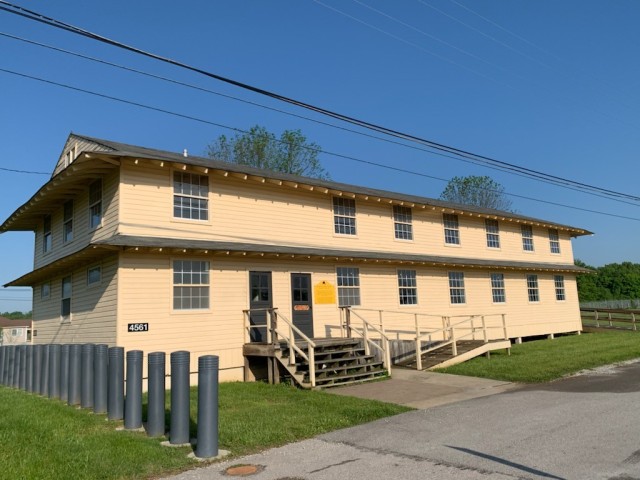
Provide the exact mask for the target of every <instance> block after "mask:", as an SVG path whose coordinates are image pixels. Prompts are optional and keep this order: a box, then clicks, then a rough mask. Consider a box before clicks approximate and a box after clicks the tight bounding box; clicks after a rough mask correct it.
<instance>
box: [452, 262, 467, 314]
mask: <svg viewBox="0 0 640 480" xmlns="http://www.w3.org/2000/svg"><path fill="white" fill-rule="evenodd" d="M450 273H461V274H462V287H455V288H456V289H458V290H460V289H461V290H462V293H463V295H464V302H461V303H453V301H452V297H451V288H452V287H451V279H450V277H449V274H450ZM447 293H448V294H449V306H451V307H459V306H466V305H467V304H468V303H469V297H468V295H467V284H466V282H465V275H464V272H461V271H456V270H453V271H447Z"/></svg>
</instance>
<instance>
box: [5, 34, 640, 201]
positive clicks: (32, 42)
mask: <svg viewBox="0 0 640 480" xmlns="http://www.w3.org/2000/svg"><path fill="white" fill-rule="evenodd" d="M0 36H3V37H7V38H11V39H13V40H18V41H21V42H25V43H28V44H32V45H35V46H39V47H42V48H47V49H50V50H54V51H56V52H60V53H64V54H68V55H71V56H75V57H78V58H82V59H84V60H89V61H92V62H96V63H100V64H103V65H107V66H110V67H114V68H118V69H121V70H125V71H128V72H132V73H136V74H139V75H144V76H147V77H150V78H154V79H156V80H162V81H165V82H168V83H172V84H176V85H180V86H183V87H187V88H192V89H194V90H198V91H201V92H204V93H209V94H212V95H217V96H221V97H223V98H227V99H230V100H235V101H238V102H242V103H246V104H249V105H252V106H256V107H260V108H264V109H266V110H271V111H275V112H278V113H282V114H284V115H289V116H292V117H295V118H299V119H302V120H306V121H309V122H314V123H317V124H320V125H324V126H328V127H331V128H335V129H338V130H341V131H346V132H349V133H353V134H356V135H360V136H363V137H366V138H371V139H374V140H378V141H381V142H385V143H389V144H393V145H399V146H401V147H404V148H409V149H412V150H417V151H421V152H426V153H429V154H431V155H437V156H440V157H445V158H450V159H452V160H456V161H460V162H464V163H469V164H472V165H479V166H482V167H485V168H491V169H494V170H498V171H502V172H505V173H509V174H511V175H516V176H519V177H523V178H529V179H530V178H531V177H530V176H528V175H524V174H522V173H519V172H516V171H513V170H509V169H505V168H502V167H500V166H495V167H488V166H487V165H486V164H484V163H481V162H477V161H473V160H471V159H467V158H463V157H457V156H454V155H449V154H446V153H443V152H440V151H438V150H433V149H429V148H427V147H419V146H417V145H411V144H407V143H404V142H400V141H397V140H392V139H389V138H384V137H379V136H376V135H372V134H369V133H365V132H361V131H358V130H353V129H351V128H347V127H343V126H340V125H335V124H333V123H329V122H324V121H322V120H317V119H314V118H311V117H307V116H304V115H299V114H295V113H291V112H287V111H286V110H281V109H278V108H274V107H269V106H267V105H263V104H260V103H257V102H252V101H248V100H244V99H241V98H238V97H234V96H232V95H227V94H223V93H220V92H216V91H214V90H210V89H207V88H203V87H200V86H197V85H193V84H190V83H186V82H182V81H179V80H174V79H171V78H167V77H163V76H161V75H156V74H153V73H149V72H145V71H142V70H138V69H135V68H131V67H127V66H124V65H120V64H117V63H113V62H108V61H106V60H102V59H99V58H96V57H91V56H88V55H84V54H81V53H78V52H73V51H71V50H66V49H63V48H59V47H55V46H52V45H48V44H45V43H41V42H36V41H33V40H29V39H26V38H23V37H18V36H16V35H11V34H8V33H5V32H0ZM34 173H35V172H34ZM43 175H48V173H43ZM538 180H539V181H542V182H545V183H551V182H548V181H547V180H545V179H543V178H540V179H538ZM551 184H552V185H556V186H560V187H562V188H566V189H568V190H573V191H576V192H581V193H584V194H587V195H591V196H595V197H599V198H605V199H608V200H612V201H615V202H619V203H625V204H628V205H634V206H635V205H637V204H636V203H634V202H629V201H625V200H621V199H617V198H611V197H609V196H606V195H602V194H599V193H595V192H589V191H584V190H583V189H580V188H576V187H572V186H570V185H559V184H557V183H551Z"/></svg>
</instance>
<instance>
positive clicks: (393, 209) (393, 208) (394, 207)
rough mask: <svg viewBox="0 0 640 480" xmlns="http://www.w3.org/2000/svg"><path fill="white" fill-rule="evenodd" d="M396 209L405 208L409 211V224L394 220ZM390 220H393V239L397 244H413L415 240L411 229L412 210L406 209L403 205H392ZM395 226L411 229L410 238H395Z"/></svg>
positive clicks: (413, 230)
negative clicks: (404, 226) (405, 226)
mask: <svg viewBox="0 0 640 480" xmlns="http://www.w3.org/2000/svg"><path fill="white" fill-rule="evenodd" d="M396 207H401V208H406V209H407V210H409V215H411V221H410V222H399V221H397V220H396ZM391 219H392V220H393V239H394V240H395V241H397V242H410V243H413V241H414V239H415V229H414V228H413V226H414V225H413V208H411V207H406V206H404V205H392V206H391ZM396 224H400V225H409V226H410V227H411V238H398V237H397V236H396Z"/></svg>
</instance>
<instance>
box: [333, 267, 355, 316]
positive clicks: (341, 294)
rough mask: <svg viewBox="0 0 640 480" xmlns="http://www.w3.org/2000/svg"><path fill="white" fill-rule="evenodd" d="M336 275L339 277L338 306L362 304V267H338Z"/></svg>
mask: <svg viewBox="0 0 640 480" xmlns="http://www.w3.org/2000/svg"><path fill="white" fill-rule="evenodd" d="M336 277H337V279H338V306H340V307H351V306H353V305H360V269H358V268H354V267H338V268H337V269H336Z"/></svg>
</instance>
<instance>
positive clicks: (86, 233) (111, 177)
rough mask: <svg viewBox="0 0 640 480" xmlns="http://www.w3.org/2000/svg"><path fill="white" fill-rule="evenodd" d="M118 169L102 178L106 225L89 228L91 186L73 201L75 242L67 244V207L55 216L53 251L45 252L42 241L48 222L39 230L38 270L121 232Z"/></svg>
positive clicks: (56, 212)
mask: <svg viewBox="0 0 640 480" xmlns="http://www.w3.org/2000/svg"><path fill="white" fill-rule="evenodd" d="M119 181H120V174H119V172H118V169H114V170H113V171H112V172H110V173H109V174H108V175H106V176H104V177H103V178H102V226H100V227H98V228H94V229H90V228H89V186H88V184H87V188H86V190H84V191H82V192H81V193H79V194H78V195H76V196H75V198H74V199H73V200H74V201H73V240H71V241H70V242H64V241H63V223H64V205H59V207H58V208H57V209H56V210H55V211H54V212H53V214H52V215H51V233H52V248H51V250H50V251H49V252H47V253H44V252H43V250H42V241H43V237H44V232H43V227H44V220H42V221H41V223H40V225H39V226H38V229H37V231H36V241H35V265H34V267H35V268H39V267H42V266H44V265H47V264H48V263H51V262H53V261H55V260H58V259H60V258H62V257H65V256H66V255H69V254H70V253H73V252H77V251H78V250H81V249H83V248H84V247H86V246H87V245H88V244H89V243H90V242H91V241H92V240H99V239H102V238H107V237H110V236H112V235H113V234H114V233H115V232H116V231H117V229H118V208H119V207H118V203H119V189H118V187H119Z"/></svg>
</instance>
